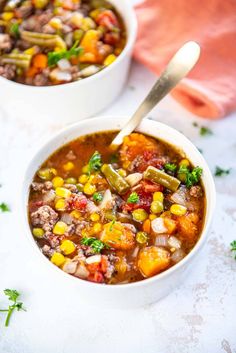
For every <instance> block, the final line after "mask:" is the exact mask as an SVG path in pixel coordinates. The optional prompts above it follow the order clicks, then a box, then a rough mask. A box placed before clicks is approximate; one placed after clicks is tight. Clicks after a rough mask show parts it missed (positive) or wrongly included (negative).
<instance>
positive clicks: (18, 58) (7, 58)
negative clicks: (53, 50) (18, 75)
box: [1, 53, 32, 69]
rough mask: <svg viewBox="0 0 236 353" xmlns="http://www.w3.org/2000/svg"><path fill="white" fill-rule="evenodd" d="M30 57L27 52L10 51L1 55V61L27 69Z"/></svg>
mask: <svg viewBox="0 0 236 353" xmlns="http://www.w3.org/2000/svg"><path fill="white" fill-rule="evenodd" d="M31 58H32V56H31V55H29V54H20V53H10V54H5V55H3V56H2V57H1V63H2V64H11V65H16V66H17V67H21V68H23V69H28V67H29V66H30V61H31Z"/></svg>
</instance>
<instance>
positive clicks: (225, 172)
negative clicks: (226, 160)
mask: <svg viewBox="0 0 236 353" xmlns="http://www.w3.org/2000/svg"><path fill="white" fill-rule="evenodd" d="M229 173H230V169H222V168H221V167H218V166H216V169H215V176H218V177H221V176H224V175H228V174H229Z"/></svg>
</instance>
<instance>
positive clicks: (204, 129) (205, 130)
mask: <svg viewBox="0 0 236 353" xmlns="http://www.w3.org/2000/svg"><path fill="white" fill-rule="evenodd" d="M193 126H195V127H198V128H199V134H200V135H201V136H207V135H213V131H212V130H211V129H210V128H209V127H207V126H199V125H198V123H196V122H194V123H193Z"/></svg>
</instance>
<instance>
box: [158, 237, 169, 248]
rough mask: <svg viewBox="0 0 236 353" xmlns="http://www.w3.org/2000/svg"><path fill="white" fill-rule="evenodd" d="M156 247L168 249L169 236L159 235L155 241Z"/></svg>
mask: <svg viewBox="0 0 236 353" xmlns="http://www.w3.org/2000/svg"><path fill="white" fill-rule="evenodd" d="M155 245H156V246H163V247H167V246H168V236H167V235H158V236H157V237H156V239H155Z"/></svg>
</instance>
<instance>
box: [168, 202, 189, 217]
mask: <svg viewBox="0 0 236 353" xmlns="http://www.w3.org/2000/svg"><path fill="white" fill-rule="evenodd" d="M170 212H171V213H172V214H174V215H175V216H184V215H185V213H186V212H187V208H186V207H184V206H182V205H178V204H174V205H172V206H171V207H170Z"/></svg>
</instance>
